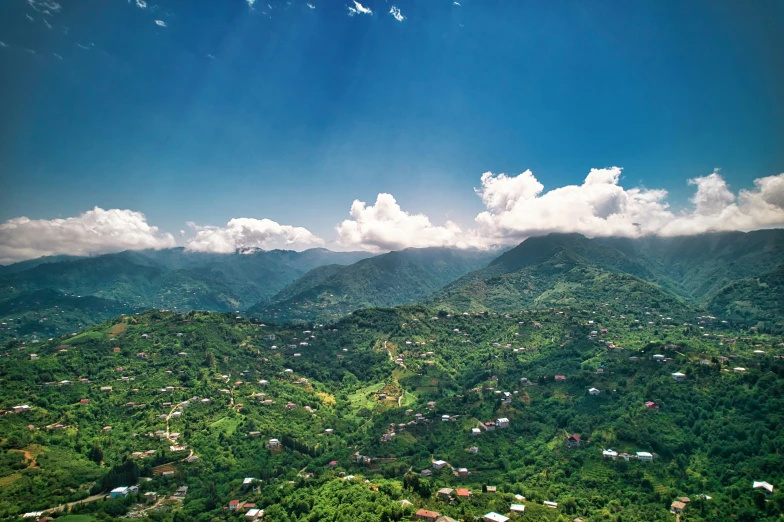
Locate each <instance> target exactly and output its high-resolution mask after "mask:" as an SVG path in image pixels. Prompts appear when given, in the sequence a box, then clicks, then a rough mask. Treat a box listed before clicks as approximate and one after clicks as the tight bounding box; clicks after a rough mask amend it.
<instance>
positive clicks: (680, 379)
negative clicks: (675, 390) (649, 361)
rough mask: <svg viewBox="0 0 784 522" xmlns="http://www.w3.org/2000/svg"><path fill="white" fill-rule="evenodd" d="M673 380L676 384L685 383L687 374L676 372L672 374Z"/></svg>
mask: <svg viewBox="0 0 784 522" xmlns="http://www.w3.org/2000/svg"><path fill="white" fill-rule="evenodd" d="M672 378H673V380H674V381H675V382H683V381H685V380H686V374H685V373H681V372H675V373H673V374H672Z"/></svg>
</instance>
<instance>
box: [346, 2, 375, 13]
mask: <svg viewBox="0 0 784 522" xmlns="http://www.w3.org/2000/svg"><path fill="white" fill-rule="evenodd" d="M355 14H373V11H371V10H370V8H369V7H365V6H364V5H362V4H360V3H359V2H357V0H354V6H353V7H352V6H348V15H349V16H354V15H355Z"/></svg>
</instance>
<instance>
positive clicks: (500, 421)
mask: <svg viewBox="0 0 784 522" xmlns="http://www.w3.org/2000/svg"><path fill="white" fill-rule="evenodd" d="M495 425H496V426H498V427H499V428H508V427H509V419H507V418H506V417H501V418H500V419H498V420H496V421H495Z"/></svg>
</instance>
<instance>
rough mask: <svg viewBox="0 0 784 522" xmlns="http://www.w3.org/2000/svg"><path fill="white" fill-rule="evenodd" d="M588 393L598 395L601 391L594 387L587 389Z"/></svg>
mask: <svg viewBox="0 0 784 522" xmlns="http://www.w3.org/2000/svg"><path fill="white" fill-rule="evenodd" d="M588 393H590V394H591V395H599V394H600V393H601V392H600V391H599V390H597V389H596V388H591V389H589V390H588Z"/></svg>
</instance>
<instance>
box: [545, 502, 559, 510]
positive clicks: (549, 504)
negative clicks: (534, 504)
mask: <svg viewBox="0 0 784 522" xmlns="http://www.w3.org/2000/svg"><path fill="white" fill-rule="evenodd" d="M542 504H543V505H544V506H546V507H549V508H552V509H558V502H550V501H549V500H545V501H544V502H542Z"/></svg>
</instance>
